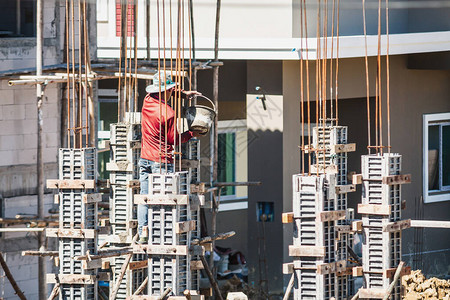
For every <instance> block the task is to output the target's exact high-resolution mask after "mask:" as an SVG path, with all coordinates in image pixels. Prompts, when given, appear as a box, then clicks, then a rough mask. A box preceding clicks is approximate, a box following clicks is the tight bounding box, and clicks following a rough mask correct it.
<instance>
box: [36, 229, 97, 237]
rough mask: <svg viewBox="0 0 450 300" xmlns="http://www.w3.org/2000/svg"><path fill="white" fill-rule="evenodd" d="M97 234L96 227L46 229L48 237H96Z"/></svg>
mask: <svg viewBox="0 0 450 300" xmlns="http://www.w3.org/2000/svg"><path fill="white" fill-rule="evenodd" d="M96 234H97V231H96V230H95V229H60V228H47V229H45V235H46V236H47V237H60V238H61V237H64V238H74V239H94V238H95V236H96Z"/></svg>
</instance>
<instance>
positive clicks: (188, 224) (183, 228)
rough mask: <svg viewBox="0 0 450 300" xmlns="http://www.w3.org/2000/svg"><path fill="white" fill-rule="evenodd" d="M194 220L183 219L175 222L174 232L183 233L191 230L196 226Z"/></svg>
mask: <svg viewBox="0 0 450 300" xmlns="http://www.w3.org/2000/svg"><path fill="white" fill-rule="evenodd" d="M196 227H197V226H196V222H195V221H194V220H191V221H185V222H177V223H175V233H178V234H180V233H185V232H188V231H193V230H195V228H196Z"/></svg>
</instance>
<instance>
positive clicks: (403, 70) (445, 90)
mask: <svg viewBox="0 0 450 300" xmlns="http://www.w3.org/2000/svg"><path fill="white" fill-rule="evenodd" d="M407 61H408V59H407V56H393V57H391V68H390V70H391V73H390V75H391V76H390V78H391V85H390V86H391V93H390V100H391V135H392V151H393V152H398V153H400V154H402V155H403V172H404V173H411V174H412V178H413V179H412V184H410V185H404V186H403V189H402V191H403V196H402V197H403V198H404V199H406V200H407V208H406V210H405V211H404V212H403V218H405V219H406V218H414V214H415V211H416V208H415V204H414V203H415V201H417V200H418V199H420V196H421V195H422V116H423V114H426V113H438V112H448V111H450V98H449V96H448V95H449V92H450V91H449V89H450V86H449V84H448V83H449V82H450V71H448V70H413V69H408V68H407ZM374 63H375V59H374V58H372V59H370V64H369V65H370V69H371V72H370V77H371V81H370V82H371V88H370V96H371V97H373V96H374V90H373V86H374V77H373V75H374V73H373V70H374ZM313 69H314V68H313ZM341 71H342V72H341ZM382 72H383V76H382V82H385V69H384V68H383V70H382ZM283 74H284V76H283V78H285V79H284V81H285V82H284V85H283V88H284V89H283V98H284V101H285V104H284V107H285V108H284V112H285V114H286V115H287V114H289V115H290V116H291V117H294V118H295V117H296V116H299V115H300V111H299V109H300V105H299V103H298V102H299V95H300V88H299V85H298V84H295V83H296V82H299V63H298V62H284V64H283ZM311 78H315V76H314V74H311ZM314 90H315V89H314V87H312V91H314ZM382 90H383V95H382V99H383V101H385V99H386V96H385V91H386V87H385V84H383V86H382ZM339 92H340V99H342V100H340V111H341V113H340V124H341V125H348V126H349V140H350V141H352V142H356V143H357V149H358V150H357V152H356V153H352V154H350V159H349V170H355V171H359V170H360V162H359V156H360V154H362V153H365V152H366V151H365V147H366V145H367V133H366V132H367V118H366V105H365V100H366V99H365V95H366V92H365V77H364V59H343V60H340V83H339ZM384 103H385V102H384ZM383 109H384V113H383V115H384V117H386V111H385V109H386V107H385V106H384V108H383ZM372 112H373V110H372ZM372 119H373V118H372ZM298 124H299V121H298V120H297V119H294V120H285V126H284V131H283V141H284V142H283V144H284V146H285V147H286V148H283V153H284V156H283V166H284V169H283V178H285V179H284V180H283V186H284V188H283V191H284V194H283V199H284V203H285V208H286V210H285V211H288V208H290V206H289V205H290V204H289V202H290V201H291V199H290V197H291V196H290V195H291V194H290V189H291V182H290V180H286V179H287V178H290V177H291V176H292V174H293V173H294V172H298V171H299V164H300V158H299V156H298V154H297V153H298V148H297V146H296V143H297V142H298V141H299V136H300V129H299V126H298ZM384 124H385V125H384V137H385V138H386V136H387V132H386V123H384ZM372 128H373V125H372ZM372 136H373V135H372ZM385 144H386V141H385ZM287 147H289V148H287ZM359 197H360V192H359V190H358V191H357V193H353V194H352V195H351V196H350V200H349V203H350V206H353V207H355V205H356V204H357V203H358V202H359V201H360V200H359ZM449 200H450V199H449ZM423 213H424V218H425V219H428V220H449V219H450V201H444V202H438V203H432V204H424V205H423ZM443 234H445V233H444V231H443V230H438V229H426V230H424V235H423V237H424V239H423V250H424V251H425V252H427V251H432V252H431V253H426V254H424V255H423V262H424V266H423V268H424V269H423V270H424V272H425V273H426V274H430V275H432V274H440V275H443V274H447V272H448V266H449V265H450V252H449V250H448V249H449V248H450V241H449V240H448V239H442V238H441V237H442V235H443ZM291 242H292V240H291V239H290V238H289V237H288V233H287V232H286V234H285V239H284V248H287V247H288V245H289V244H290V243H291ZM435 251H438V252H435ZM412 252H414V229H408V230H406V231H404V236H403V254H404V257H403V258H404V259H405V260H406V261H407V262H408V263H412V262H411V258H412V256H411V255H410V253H412ZM285 255H286V253H285ZM284 259H285V260H286V261H287V260H288V257H286V256H285V257H284Z"/></svg>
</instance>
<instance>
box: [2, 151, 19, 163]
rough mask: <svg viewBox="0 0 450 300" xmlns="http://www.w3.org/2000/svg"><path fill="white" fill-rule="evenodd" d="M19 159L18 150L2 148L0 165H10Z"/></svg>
mask: <svg viewBox="0 0 450 300" xmlns="http://www.w3.org/2000/svg"><path fill="white" fill-rule="evenodd" d="M17 161H18V152H17V151H13V150H6V151H2V150H0V166H10V165H13V164H15V163H17Z"/></svg>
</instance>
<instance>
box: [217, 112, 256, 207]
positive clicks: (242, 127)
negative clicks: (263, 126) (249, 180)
mask: <svg viewBox="0 0 450 300" xmlns="http://www.w3.org/2000/svg"><path fill="white" fill-rule="evenodd" d="M241 131H247V120H246V119H236V120H221V121H219V122H218V126H217V134H221V133H237V132H241ZM234 138H235V139H236V138H237V135H235V137H234ZM235 141H236V140H235ZM236 147H237V144H236ZM234 151H235V153H234V159H235V163H236V151H237V148H236V149H235V150H234ZM234 173H235V174H234V177H235V178H237V168H235V169H234ZM236 194H237V193H236V188H235V189H234V195H222V196H220V201H230V200H241V199H248V194H247V196H246V197H238V196H236Z"/></svg>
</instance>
